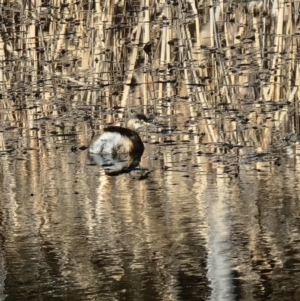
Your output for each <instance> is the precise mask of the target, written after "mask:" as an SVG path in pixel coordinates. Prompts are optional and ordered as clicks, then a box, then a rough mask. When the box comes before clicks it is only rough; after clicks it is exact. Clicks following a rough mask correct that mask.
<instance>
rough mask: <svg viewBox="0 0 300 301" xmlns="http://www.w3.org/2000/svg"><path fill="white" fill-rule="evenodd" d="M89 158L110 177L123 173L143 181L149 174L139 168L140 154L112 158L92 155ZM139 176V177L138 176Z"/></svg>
mask: <svg viewBox="0 0 300 301" xmlns="http://www.w3.org/2000/svg"><path fill="white" fill-rule="evenodd" d="M89 158H90V159H91V160H92V161H93V162H94V163H96V164H97V165H99V166H101V167H102V168H103V169H104V171H105V173H106V174H107V175H110V176H116V175H120V174H123V173H130V174H131V173H133V174H134V177H133V178H135V179H145V178H146V177H147V175H148V174H149V170H148V169H145V168H141V167H140V166H139V164H140V161H141V155H140V154H119V155H117V156H116V155H114V156H112V155H111V154H92V153H89ZM138 175H139V176H138Z"/></svg>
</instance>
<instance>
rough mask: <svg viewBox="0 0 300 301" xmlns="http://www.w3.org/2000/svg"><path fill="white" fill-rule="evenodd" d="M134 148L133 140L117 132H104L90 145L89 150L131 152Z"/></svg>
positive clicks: (96, 152)
mask: <svg viewBox="0 0 300 301" xmlns="http://www.w3.org/2000/svg"><path fill="white" fill-rule="evenodd" d="M131 148H132V142H131V140H130V139H129V138H128V137H126V136H122V135H121V134H120V133H116V132H104V133H103V134H102V135H100V136H99V137H98V138H96V139H95V140H94V141H93V143H92V144H91V145H90V147H89V152H90V153H93V154H99V153H107V154H112V153H129V152H130V151H131Z"/></svg>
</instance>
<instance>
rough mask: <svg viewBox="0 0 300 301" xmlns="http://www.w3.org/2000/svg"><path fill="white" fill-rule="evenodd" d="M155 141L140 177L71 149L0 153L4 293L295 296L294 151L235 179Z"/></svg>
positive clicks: (299, 220)
mask: <svg viewBox="0 0 300 301" xmlns="http://www.w3.org/2000/svg"><path fill="white" fill-rule="evenodd" d="M161 148H162V147H161V146H157V145H155V144H150V143H148V144H146V152H145V154H144V156H143V159H142V165H143V167H145V168H148V169H149V170H150V174H149V175H148V176H147V177H146V178H145V179H143V180H140V179H139V178H138V177H137V178H136V177H134V174H131V173H126V174H122V175H119V176H115V177H111V176H109V175H106V174H105V172H104V170H103V169H102V168H101V167H99V166H97V165H94V164H92V162H91V161H90V160H89V159H88V156H87V152H86V151H79V152H77V153H74V152H71V150H70V147H61V148H58V149H57V150H56V151H51V152H49V150H47V149H45V150H44V152H42V153H37V152H36V151H35V150H32V151H28V153H27V154H26V157H25V158H23V159H22V160H21V159H20V158H19V159H18V158H12V157H10V156H9V155H4V156H2V160H1V165H0V166H1V175H2V183H3V184H2V186H1V190H0V193H1V197H0V199H1V208H2V209H1V261H0V266H1V278H0V280H1V299H2V300H297V298H298V297H297V296H298V292H299V275H300V266H299V265H300V251H299V241H300V234H299V227H300V203H299V189H300V186H299V180H300V179H299V174H300V173H299V168H300V164H299V157H298V156H297V154H296V152H297V148H298V147H297V146H294V147H293V148H291V150H290V152H292V154H290V155H285V156H282V164H281V165H280V166H277V165H275V164H274V163H273V162H272V163H270V162H269V161H264V160H261V162H256V163H250V164H241V165H240V169H239V173H238V174H236V173H235V172H227V171H226V170H224V168H223V167H222V166H221V165H220V163H218V162H217V163H212V161H213V160H211V158H209V157H208V158H207V157H205V156H202V155H200V156H192V155H190V154H189V153H188V148H189V147H188V146H186V152H180V154H178V155H172V151H173V150H174V146H165V147H163V152H162V150H161ZM159 152H160V153H159Z"/></svg>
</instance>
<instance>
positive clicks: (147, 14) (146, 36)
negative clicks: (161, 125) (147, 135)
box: [143, 0, 151, 113]
mask: <svg viewBox="0 0 300 301" xmlns="http://www.w3.org/2000/svg"><path fill="white" fill-rule="evenodd" d="M144 6H145V7H146V8H147V9H146V10H145V11H144V14H145V17H144V28H143V29H144V35H143V45H146V43H148V42H150V1H149V0H144ZM150 55H151V53H150ZM150 62H151V59H150V60H149V55H145V66H147V65H148V64H149V65H150ZM150 67H151V65H150ZM148 80H149V75H148V74H147V73H144V74H143V82H144V85H143V104H144V106H148V105H149V98H148V90H147V89H148V88H149V87H148V85H149V83H148ZM144 113H146V111H144Z"/></svg>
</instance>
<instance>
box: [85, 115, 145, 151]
mask: <svg viewBox="0 0 300 301" xmlns="http://www.w3.org/2000/svg"><path fill="white" fill-rule="evenodd" d="M147 121H148V120H147V117H146V116H145V115H144V114H137V113H133V114H132V115H131V116H130V118H129V119H128V120H127V123H126V127H121V126H108V127H107V128H105V129H104V132H103V133H102V134H101V135H100V136H96V137H94V138H93V139H92V141H91V143H90V146H89V152H90V153H92V154H111V155H112V156H117V155H118V154H140V155H142V154H143V152H144V144H143V142H142V140H141V138H140V136H139V135H138V133H137V132H136V130H137V129H138V128H140V127H142V126H145V125H146V124H147Z"/></svg>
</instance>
